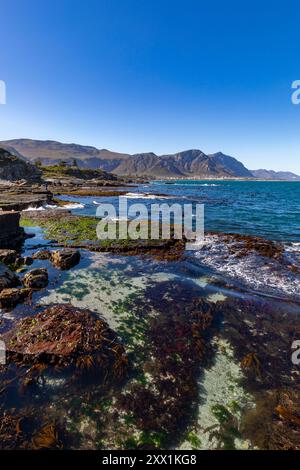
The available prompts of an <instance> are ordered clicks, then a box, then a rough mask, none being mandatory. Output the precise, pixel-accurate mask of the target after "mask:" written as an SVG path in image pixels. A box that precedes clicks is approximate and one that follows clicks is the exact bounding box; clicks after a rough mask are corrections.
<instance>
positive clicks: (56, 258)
mask: <svg viewBox="0 0 300 470" xmlns="http://www.w3.org/2000/svg"><path fill="white" fill-rule="evenodd" d="M51 261H52V263H53V265H54V266H55V267H56V268H59V269H63V270H65V269H70V268H73V266H76V265H77V264H78V263H79V262H80V252H79V251H78V250H72V249H65V250H58V251H53V253H52V254H51Z"/></svg>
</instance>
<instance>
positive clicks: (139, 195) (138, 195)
mask: <svg viewBox="0 0 300 470" xmlns="http://www.w3.org/2000/svg"><path fill="white" fill-rule="evenodd" d="M120 197H126V198H128V199H170V197H169V196H159V195H157V194H145V193H127V194H123V195H122V196H120Z"/></svg>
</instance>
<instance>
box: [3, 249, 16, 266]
mask: <svg viewBox="0 0 300 470" xmlns="http://www.w3.org/2000/svg"><path fill="white" fill-rule="evenodd" d="M17 258H18V253H17V252H16V250H5V249H2V250H0V262H1V263H4V264H14V263H15V262H16V260H17Z"/></svg>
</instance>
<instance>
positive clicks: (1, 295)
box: [0, 287, 31, 308]
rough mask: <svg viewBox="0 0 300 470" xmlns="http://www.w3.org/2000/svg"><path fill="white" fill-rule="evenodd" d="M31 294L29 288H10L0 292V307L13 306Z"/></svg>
mask: <svg viewBox="0 0 300 470" xmlns="http://www.w3.org/2000/svg"><path fill="white" fill-rule="evenodd" d="M30 294H31V290H30V289H25V288H21V289H18V288H15V287H13V288H10V289H3V290H2V291H1V292H0V308H14V307H16V305H18V304H19V303H20V302H23V301H24V300H25V299H26V298H27V297H29V295H30Z"/></svg>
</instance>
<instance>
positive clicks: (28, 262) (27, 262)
mask: <svg viewBox="0 0 300 470" xmlns="http://www.w3.org/2000/svg"><path fill="white" fill-rule="evenodd" d="M22 260H23V264H25V265H26V266H30V265H31V264H32V263H33V258H31V257H30V256H25V257H24V258H22Z"/></svg>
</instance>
